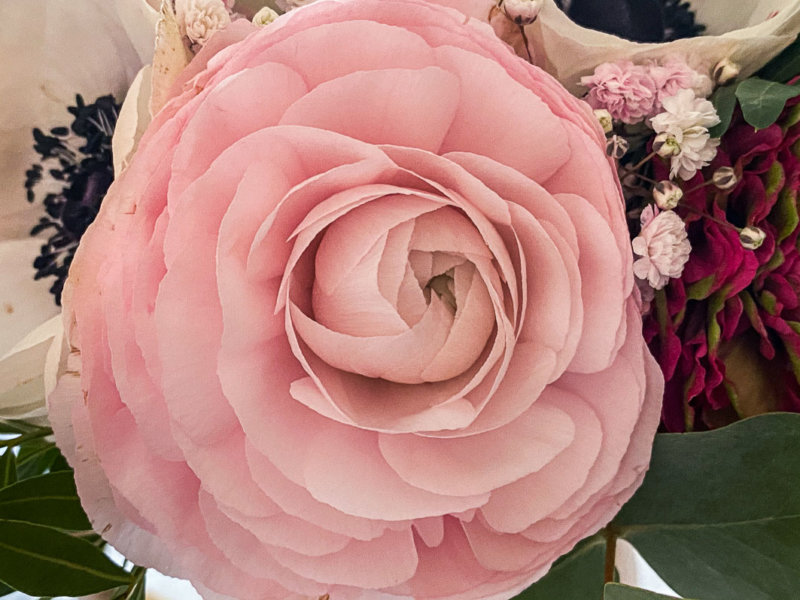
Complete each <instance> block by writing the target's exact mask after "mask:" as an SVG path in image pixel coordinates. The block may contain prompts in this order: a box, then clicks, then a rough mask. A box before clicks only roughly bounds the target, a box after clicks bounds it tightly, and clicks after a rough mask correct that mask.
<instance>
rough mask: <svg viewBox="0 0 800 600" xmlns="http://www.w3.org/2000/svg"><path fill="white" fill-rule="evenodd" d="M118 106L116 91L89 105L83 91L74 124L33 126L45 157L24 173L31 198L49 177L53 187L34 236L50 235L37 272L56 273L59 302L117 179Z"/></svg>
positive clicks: (54, 290)
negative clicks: (91, 226) (88, 232)
mask: <svg viewBox="0 0 800 600" xmlns="http://www.w3.org/2000/svg"><path fill="white" fill-rule="evenodd" d="M119 108H120V107H119V105H118V104H117V103H116V102H115V100H114V97H113V96H102V97H100V98H98V99H97V100H95V101H94V102H93V103H91V104H86V103H85V102H84V100H83V98H82V97H81V96H80V95H78V96H76V97H75V105H74V106H70V107H68V108H67V110H68V111H69V112H70V113H71V114H72V115H73V121H72V124H71V125H70V127H69V128H67V127H54V128H53V129H51V130H50V132H49V134H48V133H44V132H43V131H42V130H41V129H38V128H36V129H34V130H33V140H34V145H33V148H34V150H35V151H36V152H37V154H39V155H40V156H41V160H40V161H39V162H38V163H37V164H34V165H32V166H31V168H30V169H29V170H28V171H26V173H25V189H26V190H27V196H28V202H34V201H36V196H37V194H36V190H37V188H39V187H40V185H42V184H44V183H45V182H48V183H47V188H48V189H47V190H46V193H45V195H44V198H43V200H42V203H43V205H44V209H45V215H44V216H43V217H41V218H40V219H39V223H38V224H37V225H36V226H35V227H34V228H33V229H32V230H31V235H38V234H40V233H41V232H43V231H47V232H49V234H50V237H49V238H48V239H47V241H46V242H45V243H44V244H43V245H42V247H41V252H40V254H39V256H37V257H36V259H35V260H34V261H33V267H34V269H35V270H36V274H35V276H34V277H35V279H42V278H44V277H55V281H54V282H53V285H52V286H51V287H50V292H51V293H52V294H53V295H54V296H55V301H56V304H58V305H60V304H61V292H62V290H63V288H64V281H65V279H66V278H67V272H68V271H69V266H70V264H71V263H72V258H73V256H74V254H75V249H76V248H77V247H78V242H79V241H80V239H81V236H82V235H83V233H84V232H85V231H86V228H87V227H88V226H89V224H90V223H91V222H92V221H93V220H94V218H95V217H96V216H97V212H98V210H99V209H100V203H101V202H102V200H103V198H104V197H105V195H106V192H107V191H108V187H109V186H110V185H111V182H112V181H113V179H114V166H113V163H112V160H111V136H112V135H113V133H114V127H115V126H116V124H117V117H118V115H119ZM48 180H49V181H48ZM50 182H52V183H50Z"/></svg>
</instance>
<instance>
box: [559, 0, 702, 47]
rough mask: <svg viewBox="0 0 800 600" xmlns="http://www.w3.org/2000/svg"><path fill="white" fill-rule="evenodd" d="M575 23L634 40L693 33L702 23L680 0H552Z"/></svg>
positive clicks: (699, 31) (659, 39) (666, 39)
mask: <svg viewBox="0 0 800 600" xmlns="http://www.w3.org/2000/svg"><path fill="white" fill-rule="evenodd" d="M556 3H557V4H558V6H559V7H560V8H561V10H563V11H564V12H565V13H567V16H569V18H570V19H572V20H573V21H574V22H575V23H577V24H578V25H581V26H583V27H587V28H589V29H595V30H597V31H603V32H605V33H610V34H613V35H616V36H619V37H622V38H625V39H628V40H631V41H634V42H670V41H672V40H677V39H680V38H689V37H696V36H698V35H701V34H702V33H703V31H704V30H705V25H700V24H698V23H695V16H694V12H692V10H691V7H690V6H689V4H688V3H687V2H683V1H681V0H556Z"/></svg>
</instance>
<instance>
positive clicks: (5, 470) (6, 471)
mask: <svg viewBox="0 0 800 600" xmlns="http://www.w3.org/2000/svg"><path fill="white" fill-rule="evenodd" d="M16 481H17V459H16V456H15V455H14V452H13V451H12V450H11V449H10V448H6V451H5V452H3V454H2V456H0V488H4V487H5V486H7V485H10V484H12V483H14V482H16Z"/></svg>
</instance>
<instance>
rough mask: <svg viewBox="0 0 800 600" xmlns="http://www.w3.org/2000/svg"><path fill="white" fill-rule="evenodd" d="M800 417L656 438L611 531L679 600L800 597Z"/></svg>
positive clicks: (763, 418) (771, 417) (766, 418)
mask: <svg viewBox="0 0 800 600" xmlns="http://www.w3.org/2000/svg"><path fill="white" fill-rule="evenodd" d="M798 482H800V415H798V414H779V413H776V414H768V415H761V416H758V417H753V418H751V419H746V420H744V421H740V422H738V423H735V424H734V425H730V426H728V427H725V428H723V429H718V430H716V431H711V432H704V433H686V434H660V435H658V436H656V442H655V446H654V448H653V460H652V463H651V467H650V471H649V472H648V474H647V476H646V477H645V480H644V483H643V484H642V487H641V488H640V489H639V491H638V492H637V493H636V495H635V496H634V498H633V499H632V500H631V501H630V502H629V503H628V504H627V505H626V506H625V507H623V509H622V511H621V512H620V514H619V515H618V516H617V518H616V519H615V520H614V523H613V528H614V530H615V531H616V532H617V533H618V535H619V536H620V537H623V538H624V539H626V540H628V541H629V542H630V543H631V544H633V546H634V547H635V548H636V549H637V550H638V551H639V552H640V553H641V554H642V556H643V557H644V559H645V560H646V561H647V562H648V563H650V565H651V566H652V567H653V568H654V569H655V571H656V572H657V573H658V574H659V575H660V576H661V577H662V578H663V579H664V580H665V581H666V582H667V584H669V586H670V587H671V588H672V589H674V590H675V591H677V592H678V593H679V594H681V595H682V596H688V597H695V598H702V599H703V600H787V599H788V598H794V597H795V595H796V593H797V590H800V485H799V484H798Z"/></svg>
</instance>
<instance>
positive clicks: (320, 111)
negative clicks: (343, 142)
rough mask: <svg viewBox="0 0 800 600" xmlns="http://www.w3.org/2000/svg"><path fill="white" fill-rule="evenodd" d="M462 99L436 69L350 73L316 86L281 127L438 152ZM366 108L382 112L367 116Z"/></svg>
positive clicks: (451, 81)
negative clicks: (311, 129) (364, 105)
mask: <svg viewBox="0 0 800 600" xmlns="http://www.w3.org/2000/svg"><path fill="white" fill-rule="evenodd" d="M458 95H459V84H458V80H457V79H456V78H455V77H453V75H451V74H450V73H448V72H447V71H445V70H443V69H439V68H437V67H427V68H424V69H414V70H409V69H384V70H381V71H363V72H356V73H349V74H347V75H344V76H342V77H340V78H338V79H335V80H332V81H328V82H326V83H322V84H320V85H318V86H317V87H316V88H314V89H313V90H312V91H311V92H310V93H308V94H306V95H305V96H303V97H302V98H301V99H300V100H298V101H296V102H295V103H294V104H292V106H291V107H289V109H288V110H287V111H286V113H285V114H284V116H283V118H282V119H281V121H280V123H281V125H306V126H309V127H317V128H320V129H327V130H329V131H336V132H338V133H342V134H344V135H347V136H350V137H353V138H356V139H359V140H364V141H366V142H370V143H373V144H397V145H401V146H410V147H412V148H424V149H426V150H430V151H434V152H435V151H437V150H439V147H440V146H441V144H442V139H443V138H444V136H445V134H447V131H448V129H449V128H450V126H451V123H452V122H453V117H454V115H455V108H456V104H457V102H458ZM362 103H367V104H373V105H379V106H381V110H375V111H369V112H364V111H362V110H361V105H362Z"/></svg>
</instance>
